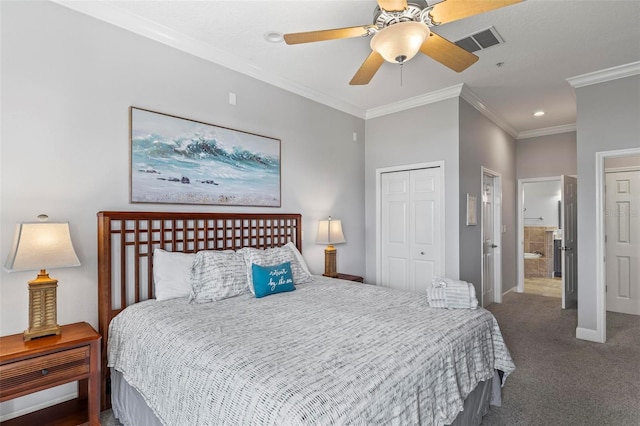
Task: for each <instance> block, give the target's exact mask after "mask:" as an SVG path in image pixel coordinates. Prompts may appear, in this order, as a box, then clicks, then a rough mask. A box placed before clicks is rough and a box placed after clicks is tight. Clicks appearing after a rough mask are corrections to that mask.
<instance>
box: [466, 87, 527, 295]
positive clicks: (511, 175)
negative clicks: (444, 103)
mask: <svg viewBox="0 0 640 426" xmlns="http://www.w3.org/2000/svg"><path fill="white" fill-rule="evenodd" d="M515 145H516V142H515V140H514V139H513V138H512V137H511V136H510V135H509V134H508V133H506V132H505V131H504V130H502V129H501V128H500V127H498V126H497V125H496V124H495V123H493V122H492V121H490V120H489V119H487V118H486V117H485V116H484V115H482V114H481V113H480V112H479V111H478V110H476V109H475V108H473V107H472V106H471V105H469V104H468V103H467V102H466V101H464V100H462V99H461V100H460V191H459V206H460V208H459V218H460V219H459V224H460V278H461V279H463V280H465V281H468V282H471V283H473V284H474V285H475V287H476V293H477V294H479V295H480V294H482V293H481V286H482V265H481V262H482V257H481V248H482V233H481V226H480V224H478V226H467V225H466V194H467V193H470V194H476V195H477V196H478V206H479V208H480V200H481V197H480V195H481V194H482V167H485V168H488V169H490V170H492V171H494V172H497V173H500V174H501V175H502V223H503V225H504V226H505V227H506V232H504V233H503V234H502V242H499V243H498V244H500V245H501V250H502V292H503V293H504V292H505V291H507V290H509V289H510V288H512V287H515V286H516V256H515V251H516V236H517V232H516V227H515V220H516V214H515V212H516V187H517V185H516V171H515V164H516V146H515ZM478 219H480V215H479V216H478Z"/></svg>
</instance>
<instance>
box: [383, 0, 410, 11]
mask: <svg viewBox="0 0 640 426" xmlns="http://www.w3.org/2000/svg"><path fill="white" fill-rule="evenodd" d="M378 6H380V9H382V10H386V11H387V12H402V11H403V10H405V9H406V8H407V0H378Z"/></svg>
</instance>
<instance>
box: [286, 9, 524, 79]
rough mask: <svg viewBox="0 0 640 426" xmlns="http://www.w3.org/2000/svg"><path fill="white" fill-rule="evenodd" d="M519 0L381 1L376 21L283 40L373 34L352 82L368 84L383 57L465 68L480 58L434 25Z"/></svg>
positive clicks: (309, 39)
mask: <svg viewBox="0 0 640 426" xmlns="http://www.w3.org/2000/svg"><path fill="white" fill-rule="evenodd" d="M520 1H522V0H435V1H433V0H429V2H428V3H427V1H426V0H377V2H378V6H377V7H376V9H375V11H374V19H373V24H371V25H362V26H358V27H348V28H336V29H331V30H320V31H309V32H303V33H291V34H285V35H284V40H285V42H286V43H287V44H300V43H310V42H314V41H325V40H335V39H341V38H352V37H368V36H371V35H372V36H373V38H372V39H371V49H372V51H371V54H370V55H369V56H368V57H367V59H365V61H364V63H363V64H362V65H361V66H360V68H359V69H358V71H357V72H356V74H355V75H354V76H353V78H352V79H351V81H350V82H349V84H351V85H363V84H368V83H369V82H370V81H371V79H372V78H373V76H374V75H375V73H376V72H377V71H378V69H380V67H381V66H382V64H383V63H384V61H387V62H391V63H399V64H403V63H405V62H407V61H408V60H410V59H411V58H413V57H414V56H415V55H416V54H417V53H418V52H421V53H423V54H424V55H427V56H429V57H430V58H432V59H435V60H436V61H438V62H440V63H441V64H442V65H444V66H446V67H448V68H451V69H452V70H454V71H456V72H462V71H464V70H465V69H467V68H468V67H470V66H471V65H473V64H474V63H475V62H476V61H477V60H478V57H477V56H476V55H474V54H473V53H469V52H467V51H466V50H464V49H463V48H461V47H459V46H457V45H456V44H454V43H452V42H450V41H449V40H447V39H445V38H444V37H441V36H439V35H438V34H436V33H434V32H432V31H431V30H430V28H432V27H436V26H438V25H441V24H446V23H448V22H453V21H457V20H458V19H463V18H467V17H469V16H473V15H479V14H481V13H484V12H488V11H490V10H494V9H498V8H501V7H504V6H509V5H511V4H514V3H519V2H520ZM429 3H430V4H429ZM434 3H435V4H434Z"/></svg>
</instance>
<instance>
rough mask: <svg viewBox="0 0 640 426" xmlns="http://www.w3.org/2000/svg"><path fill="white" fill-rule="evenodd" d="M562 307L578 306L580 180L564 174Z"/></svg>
mask: <svg viewBox="0 0 640 426" xmlns="http://www.w3.org/2000/svg"><path fill="white" fill-rule="evenodd" d="M560 180H561V184H560V186H561V187H562V203H561V204H560V217H561V220H562V309H567V308H577V307H578V208H577V206H578V192H577V191H578V180H577V179H576V178H574V177H571V176H565V175H562V176H561V178H560Z"/></svg>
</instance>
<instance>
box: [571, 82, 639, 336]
mask: <svg viewBox="0 0 640 426" xmlns="http://www.w3.org/2000/svg"><path fill="white" fill-rule="evenodd" d="M576 97H577V107H578V115H577V134H578V136H577V138H578V145H577V156H578V170H577V172H578V238H579V239H578V327H579V328H584V329H591V330H596V328H597V324H596V309H597V292H596V263H597V262H602V260H601V259H596V247H595V246H596V232H595V229H596V222H595V221H596V193H595V182H596V167H595V158H596V157H595V156H596V153H597V152H603V151H611V150H617V149H625V148H636V149H637V148H640V120H638V117H640V76H639V75H635V76H631V77H627V78H622V79H618V80H613V81H609V82H605V83H600V84H594V85H591V86H585V87H580V88H577V89H576Z"/></svg>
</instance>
